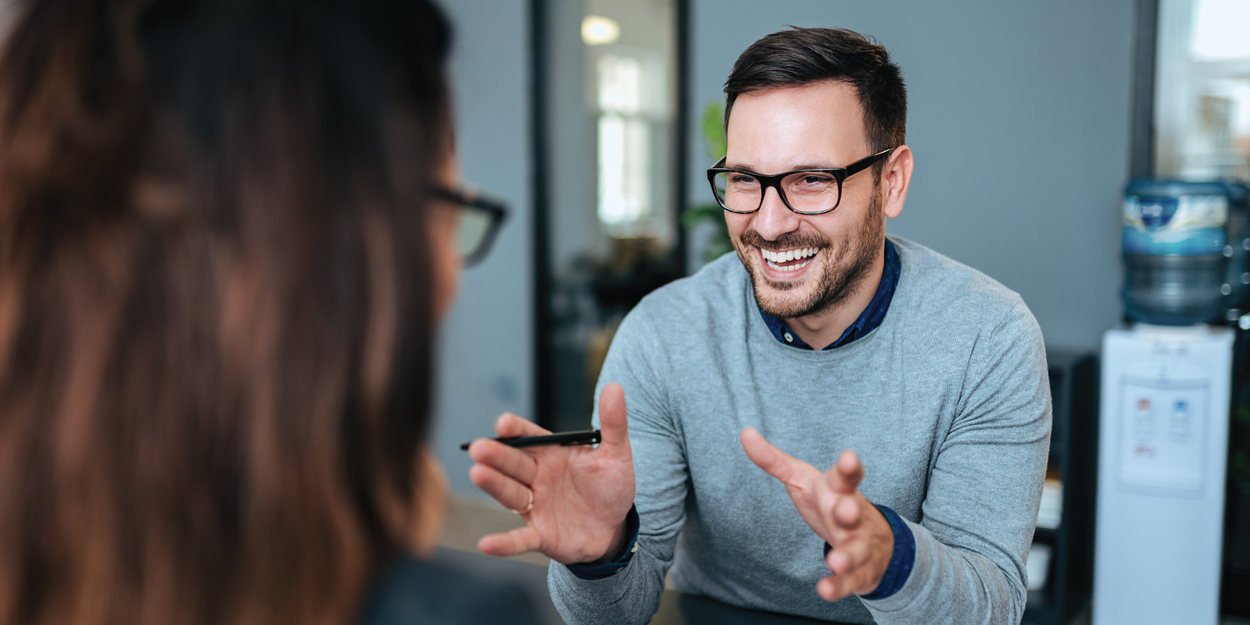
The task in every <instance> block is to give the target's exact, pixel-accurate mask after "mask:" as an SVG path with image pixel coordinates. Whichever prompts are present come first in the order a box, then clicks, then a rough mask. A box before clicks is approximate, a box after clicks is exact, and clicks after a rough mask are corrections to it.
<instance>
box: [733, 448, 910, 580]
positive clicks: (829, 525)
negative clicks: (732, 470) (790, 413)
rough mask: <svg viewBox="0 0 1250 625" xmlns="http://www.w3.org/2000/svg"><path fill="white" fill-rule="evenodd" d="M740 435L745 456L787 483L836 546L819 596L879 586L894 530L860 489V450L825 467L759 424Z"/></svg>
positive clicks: (811, 523) (802, 512)
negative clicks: (776, 440) (773, 439)
mask: <svg viewBox="0 0 1250 625" xmlns="http://www.w3.org/2000/svg"><path fill="white" fill-rule="evenodd" d="M740 438H741V440H742V448H743V449H744V450H746V452H747V457H749V458H750V459H751V461H752V462H754V463H755V464H756V465H757V466H759V468H761V469H763V470H764V471H765V472H766V473H768V474H769V475H771V476H773V477H775V478H777V479H778V480H781V483H782V484H785V486H786V492H787V493H789V494H790V501H792V502H794V507H795V508H796V509H798V511H799V516H801V517H803V520H804V521H806V522H807V525H808V527H811V528H812V530H813V531H815V532H816V534H817V535H818V536H820V537H821V538H823V539H824V540H825V542H827V543H829V544H830V545H831V546H832V547H833V550H831V551H830V552H829V555H828V557H826V558H825V564H826V565H828V567H829V570H830V571H831V572H832V573H833V575H830V576H828V577H825V578H824V579H821V580H820V582H819V583H817V584H816V592H817V593H819V594H820V596H821V598H822V599H824V600H826V601H837V600H839V599H842V598H843V597H846V596H848V595H852V594H857V595H864V594H868V593H871V592H872V591H873V590H875V589H876V588H877V586H878V585H880V583H881V578H882V577H883V576H884V575H885V571H886V569H887V568H889V566H890V557H891V556H892V555H893V553H894V531H893V530H891V529H890V523H889V521H887V520H886V519H885V515H883V514H881V511H880V510H878V509H877V507H876V506H874V505H872V504H871V503H869V501H868V500H867V499H866V498H865V497H864V495H863V494H862V493H860V492H859V483H860V481H861V480H863V478H864V465H863V464H862V463H860V461H859V456H858V455H856V454H855V452H853V451H851V450H849V449H848V450H846V451H843V452H842V455H840V456H839V457H838V461H837V462H836V463H834V465H833V467H831V468H830V469H829V470H828V471H826V472H824V473H821V472H820V470H818V469H817V468H816V467H813V466H812V465H810V464H807V463H806V462H803V461H802V460H798V459H797V458H794V457H792V456H790V455H789V454H787V453H786V452H784V451H781V450H780V449H778V448H777V447H775V446H773V444H772V443H769V442H768V441H767V440H764V437H763V436H762V435H760V433H759V432H757V431H756V430H755V428H747V429H745V430H743V431H742V434H741V436H740Z"/></svg>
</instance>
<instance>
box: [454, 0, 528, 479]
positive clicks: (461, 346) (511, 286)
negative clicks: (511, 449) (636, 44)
mask: <svg viewBox="0 0 1250 625" xmlns="http://www.w3.org/2000/svg"><path fill="white" fill-rule="evenodd" d="M440 4H441V5H442V6H443V7H444V10H445V11H446V13H447V15H448V17H449V18H450V19H451V21H452V24H453V26H454V28H455V44H454V49H453V53H452V64H451V72H452V77H453V81H452V82H453V85H454V89H455V97H456V106H455V111H456V132H457V146H458V148H459V153H460V168H461V173H462V176H463V178H464V179H465V180H466V181H468V182H472V183H474V184H476V185H477V186H479V187H481V188H482V189H483V191H484V192H487V193H490V194H491V195H492V196H494V197H498V198H500V199H503V200H505V201H506V202H507V203H508V205H509V206H510V208H511V209H512V212H511V214H510V215H509V219H508V222H507V223H506V225H505V226H504V229H503V232H502V233H501V234H500V237H499V239H498V240H497V241H496V242H495V247H494V248H493V250H492V251H491V253H490V256H488V257H487V259H486V261H485V262H483V263H482V264H481V265H479V266H477V267H473V268H471V269H468V270H467V271H465V272H464V274H463V279H462V282H461V285H460V294H459V297H458V299H457V301H456V304H455V307H454V308H453V309H452V311H451V313H450V315H449V317H448V319H447V322H446V323H445V324H444V327H443V331H442V346H441V354H440V356H439V366H438V375H439V376H440V379H439V385H438V391H439V393H438V397H437V410H436V414H437V418H438V424H437V427H436V430H435V437H434V440H435V447H436V451H437V452H438V455H439V457H440V458H441V459H442V461H443V464H444V466H445V467H446V468H447V474H448V477H449V478H450V481H451V485H452V488H453V490H455V491H456V492H457V493H458V494H461V495H468V496H484V495H481V494H480V493H479V491H477V489H476V488H474V487H473V484H472V483H471V482H469V476H468V470H469V466H470V465H471V463H470V462H469V459H468V455H467V454H465V453H464V452H463V451H460V449H459V444H460V443H462V442H464V441H467V440H470V439H472V438H476V437H478V436H486V435H489V434H490V433H491V432H492V431H493V430H492V425H493V424H494V420H495V417H497V416H498V415H499V414H500V413H502V412H505V411H511V412H515V413H517V414H520V415H523V416H526V417H532V416H533V405H534V390H533V389H534V376H533V372H532V368H533V366H532V358H533V357H532V354H533V349H534V348H533V337H532V335H533V322H532V317H533V315H532V313H531V311H532V308H533V304H532V302H533V286H532V281H531V274H532V272H531V262H532V261H531V259H532V258H533V250H532V241H531V236H530V215H531V212H532V209H531V197H532V192H531V186H532V185H531V174H532V172H533V165H532V164H531V162H530V128H529V120H530V115H529V109H530V100H529V95H528V94H529V75H530V71H529V69H530V68H529V38H528V37H529V34H528V23H529V3H528V2H523V1H518V0H441V2H440Z"/></svg>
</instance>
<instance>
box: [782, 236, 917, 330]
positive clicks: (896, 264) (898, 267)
mask: <svg viewBox="0 0 1250 625" xmlns="http://www.w3.org/2000/svg"><path fill="white" fill-rule="evenodd" d="M901 271H902V262H901V261H900V260H899V258H898V251H897V250H895V249H894V244H893V243H891V242H890V240H889V239H888V238H887V239H886V240H885V271H884V272H882V274H881V284H879V285H877V292H876V293H875V294H873V296H872V301H870V302H868V306H867V307H866V308H864V312H862V313H860V314H859V318H858V319H856V320H855V323H852V324H851V325H850V326H849V327H847V329H846V331H844V332H843V333H842V336H840V337H838V340H836V341H834V342H832V343H830V344H829V345H827V346H825V349H834V348H835V347H842V346H843V345H846V344H848V343H851V342H853V341H855V340H857V339H859V338H862V337H864V336H867V335H868V333H870V332H872V331H873V330H876V329H877V326H879V325H881V322H882V321H884V320H885V313H886V311H888V310H889V309H890V302H891V301H892V300H893V299H894V289H895V288H896V287H897V286H898V277H899V273H901ZM760 316H761V317H763V318H764V324H765V325H767V326H768V330H769V331H770V332H772V334H773V338H775V339H777V340H778V341H780V342H781V343H783V344H785V345H789V346H791V347H797V348H799V349H807V350H810V349H812V346H811V345H808V344H807V343H805V342H804V341H803V339H801V338H799V335H797V334H795V333H794V332H792V331H791V330H790V328H788V327H786V324H785V322H783V321H782V320H780V319H778V318H776V317H774V316H772V315H770V314H768V313H766V312H764V311H763V310H761V311H760Z"/></svg>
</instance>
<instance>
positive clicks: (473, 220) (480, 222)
mask: <svg viewBox="0 0 1250 625" xmlns="http://www.w3.org/2000/svg"><path fill="white" fill-rule="evenodd" d="M492 221H494V220H493V219H492V217H491V215H490V213H487V212H485V211H481V210H473V209H472V208H468V209H467V210H462V211H460V226H459V228H458V230H457V232H456V239H457V245H458V247H459V249H460V255H461V257H463V258H469V257H471V256H473V255H474V254H477V253H478V251H479V250H481V248H482V244H483V243H485V241H486V235H487V233H489V232H490V227H491V222H492Z"/></svg>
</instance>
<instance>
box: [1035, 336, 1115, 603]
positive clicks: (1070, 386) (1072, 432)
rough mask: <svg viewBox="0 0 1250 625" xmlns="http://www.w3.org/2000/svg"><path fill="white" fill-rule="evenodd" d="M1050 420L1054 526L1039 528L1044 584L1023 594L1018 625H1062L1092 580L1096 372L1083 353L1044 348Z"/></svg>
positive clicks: (1087, 597) (1087, 592) (1088, 592)
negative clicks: (1057, 501)
mask: <svg viewBox="0 0 1250 625" xmlns="http://www.w3.org/2000/svg"><path fill="white" fill-rule="evenodd" d="M1046 359H1047V364H1048V371H1049V374H1050V395H1051V404H1052V406H1053V421H1052V426H1051V435H1050V460H1049V462H1048V472H1050V473H1057V474H1058V476H1059V478H1060V479H1061V480H1062V482H1063V498H1062V501H1063V510H1062V517H1061V518H1060V521H1059V527H1057V528H1044V527H1039V528H1036V529H1035V530H1034V533H1033V541H1034V542H1035V543H1042V544H1046V545H1049V546H1050V548H1051V556H1050V563H1049V564H1048V567H1047V568H1048V569H1049V570H1048V571H1047V576H1046V585H1045V586H1044V587H1043V588H1042V589H1041V590H1036V591H1032V592H1030V593H1029V602H1028V605H1027V607H1026V608H1025V613H1024V622H1025V623H1032V624H1035V625H1063V624H1064V623H1067V622H1068V621H1070V620H1071V619H1072V617H1073V616H1075V614H1076V613H1077V612H1078V611H1080V610H1081V609H1082V608H1083V607H1084V606H1085V605H1086V604H1088V603H1089V601H1090V595H1091V593H1092V591H1093V578H1094V563H1093V552H1094V485H1095V484H1096V483H1097V478H1096V475H1095V470H1096V468H1097V466H1098V463H1097V458H1096V457H1095V454H1096V453H1097V449H1098V446H1097V433H1098V415H1097V406H1098V387H1097V384H1098V371H1097V362H1096V360H1095V358H1094V355H1093V354H1091V353H1088V352H1073V351H1065V350H1047V353H1046Z"/></svg>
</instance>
